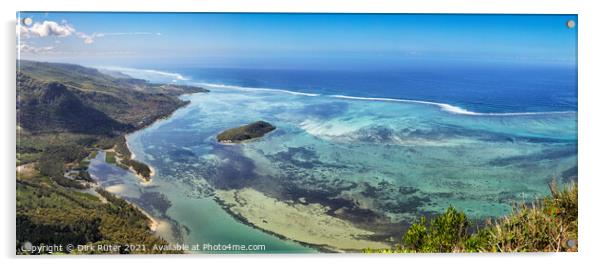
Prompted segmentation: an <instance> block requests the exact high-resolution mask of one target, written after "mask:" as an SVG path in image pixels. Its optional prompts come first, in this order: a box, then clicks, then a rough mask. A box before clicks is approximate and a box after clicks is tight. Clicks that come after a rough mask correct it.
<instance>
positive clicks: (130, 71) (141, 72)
mask: <svg viewBox="0 0 602 267" xmlns="http://www.w3.org/2000/svg"><path fill="white" fill-rule="evenodd" d="M94 68H96V69H104V70H111V71H119V72H123V73H124V74H126V75H130V76H132V77H134V78H139V79H146V78H148V77H147V76H148V75H151V76H152V75H157V76H161V77H168V78H171V79H174V80H177V81H188V80H189V79H188V78H186V77H184V76H183V75H182V74H179V73H177V72H167V71H160V70H153V69H136V68H126V67H116V66H98V67H94ZM145 74H146V75H145Z"/></svg>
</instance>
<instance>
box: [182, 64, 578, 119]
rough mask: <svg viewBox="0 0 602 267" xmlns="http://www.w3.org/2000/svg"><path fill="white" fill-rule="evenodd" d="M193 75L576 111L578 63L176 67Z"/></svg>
mask: <svg viewBox="0 0 602 267" xmlns="http://www.w3.org/2000/svg"><path fill="white" fill-rule="evenodd" d="M170 71H174V72H177V73H180V74H182V75H184V76H185V77H186V78H187V79H188V80H189V81H194V82H204V83H212V84H225V85H234V86H242V87H256V88H257V87H259V88H275V89H285V90H292V91H299V92H308V93H316V94H322V95H329V94H331V95H348V96H359V97H384V98H397V99H411V100H422V101H433V102H439V103H447V104H451V105H454V106H458V107H461V108H463V109H466V110H470V111H474V112H483V113H505V112H549V111H577V75H576V67H574V66H569V65H558V64H556V65H554V64H553V65H548V66H545V65H541V64H539V65H536V64H521V65H519V64H508V63H496V64H494V63H487V64H485V63H470V64H469V63H466V64H458V63H449V64H443V63H438V64H422V65H415V66H405V67H383V68H378V69H345V70H332V69H328V70H319V69H311V70H308V69H240V68H179V69H172V70H170Z"/></svg>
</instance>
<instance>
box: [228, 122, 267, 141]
mask: <svg viewBox="0 0 602 267" xmlns="http://www.w3.org/2000/svg"><path fill="white" fill-rule="evenodd" d="M275 129H276V127H274V126H273V125H271V124H269V123H267V122H265V121H256V122H254V123H251V124H247V125H244V126H241V127H236V128H232V129H228V130H226V131H223V132H221V133H220V134H218V135H217V140H218V141H219V142H225V143H230V142H241V141H245V140H249V139H253V138H258V137H262V136H264V135H265V134H266V133H269V132H271V131H273V130H275Z"/></svg>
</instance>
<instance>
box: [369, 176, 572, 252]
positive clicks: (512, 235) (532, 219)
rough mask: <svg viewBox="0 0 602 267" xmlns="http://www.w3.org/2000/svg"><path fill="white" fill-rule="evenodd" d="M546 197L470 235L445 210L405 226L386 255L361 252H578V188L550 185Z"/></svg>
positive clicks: (461, 219) (462, 220)
mask: <svg viewBox="0 0 602 267" xmlns="http://www.w3.org/2000/svg"><path fill="white" fill-rule="evenodd" d="M550 191H551V195H550V196H548V197H545V198H543V199H542V200H539V201H536V202H535V203H533V204H532V205H530V206H528V205H526V204H521V205H517V206H516V207H515V209H514V210H513V212H512V214H510V215H508V216H505V217H503V218H501V219H498V220H495V221H493V222H488V223H487V225H486V226H485V227H483V228H481V229H477V230H475V231H473V232H472V233H470V232H469V227H470V226H471V223H470V222H469V221H468V219H467V218H466V215H465V214H464V213H463V212H461V211H458V210H456V209H455V208H453V207H449V208H448V209H447V210H446V211H445V213H443V214H442V215H439V216H437V217H435V218H433V219H431V220H430V221H429V222H428V223H427V220H426V218H421V219H420V221H419V222H417V223H415V224H413V225H412V226H410V228H409V229H408V231H407V232H406V234H405V235H404V237H403V245H398V246H397V247H395V248H392V249H390V250H371V249H367V250H365V252H544V251H547V252H556V251H577V247H578V242H577V240H578V239H577V228H578V227H577V211H578V205H577V202H578V197H577V185H576V184H569V185H568V186H567V187H565V188H564V189H563V190H561V191H559V190H558V189H557V187H556V184H555V183H554V182H553V183H552V184H551V185H550Z"/></svg>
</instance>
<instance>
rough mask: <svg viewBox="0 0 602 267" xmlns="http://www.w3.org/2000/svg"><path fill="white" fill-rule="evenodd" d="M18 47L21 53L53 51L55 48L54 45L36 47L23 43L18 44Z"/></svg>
mask: <svg viewBox="0 0 602 267" xmlns="http://www.w3.org/2000/svg"><path fill="white" fill-rule="evenodd" d="M17 49H18V50H19V52H21V53H30V54H40V53H44V52H48V51H51V50H52V49H54V47H52V46H44V47H35V46H32V45H29V44H25V43H21V44H19V45H18V46H17Z"/></svg>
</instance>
